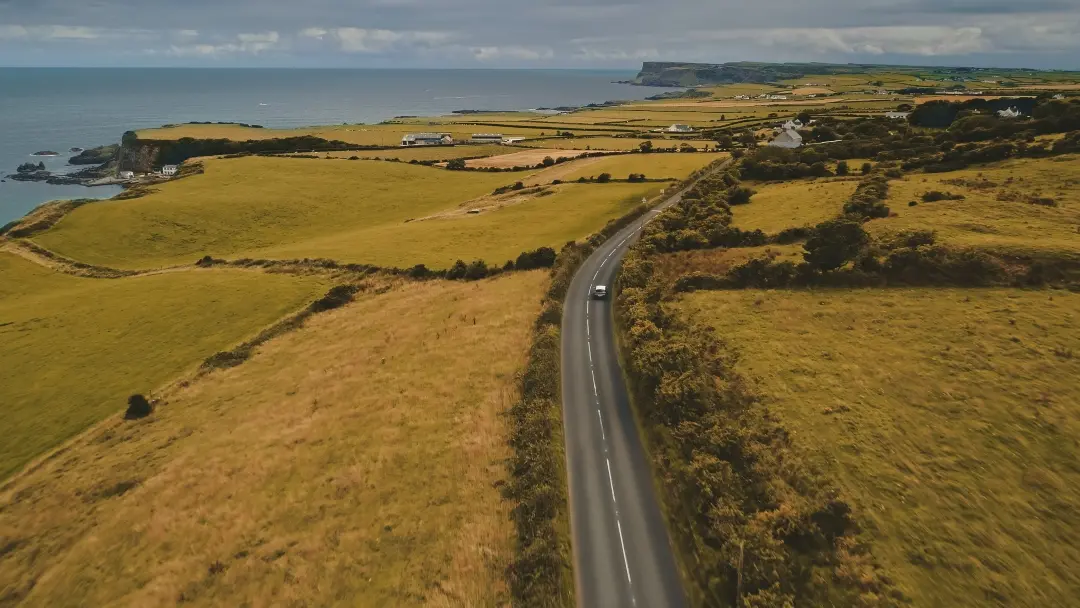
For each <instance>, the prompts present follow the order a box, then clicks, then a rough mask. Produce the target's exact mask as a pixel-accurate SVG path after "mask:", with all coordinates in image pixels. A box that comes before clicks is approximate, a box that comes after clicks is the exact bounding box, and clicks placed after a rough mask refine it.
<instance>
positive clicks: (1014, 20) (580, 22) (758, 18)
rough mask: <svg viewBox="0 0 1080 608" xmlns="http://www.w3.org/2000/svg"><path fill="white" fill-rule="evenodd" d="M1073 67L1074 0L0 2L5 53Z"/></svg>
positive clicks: (139, 61)
mask: <svg viewBox="0 0 1080 608" xmlns="http://www.w3.org/2000/svg"><path fill="white" fill-rule="evenodd" d="M642 61H701V62H710V63H721V62H725V61H826V62H837V63H848V62H860V63H892V64H897V63H899V64H911V65H966V66H982V67H1031V68H1053V69H1080V0H752V1H750V0H588V1H584V0H582V1H578V2H571V1H569V0H300V1H297V0H180V1H177V0H0V66H187V67H204V66H205V67H380V68H390V67H408V68H416V67H428V68H618V69H636V68H638V67H640V65H641V62H642Z"/></svg>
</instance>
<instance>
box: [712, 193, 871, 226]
mask: <svg viewBox="0 0 1080 608" xmlns="http://www.w3.org/2000/svg"><path fill="white" fill-rule="evenodd" d="M749 185H750V187H751V188H753V189H754V190H756V191H757V194H755V195H754V196H753V198H751V199H750V204H748V205H736V206H734V207H732V208H731V212H732V215H733V221H732V225H733V226H736V227H738V228H742V229H743V230H755V229H760V230H762V231H763V232H765V233H767V234H776V233H777V232H780V231H781V230H783V229H785V228H797V227H800V226H814V225H816V224H819V223H821V222H823V221H825V220H827V219H830V218H834V217H836V216H838V215H841V214H842V213H843V210H844V203H845V202H847V199H848V198H850V197H851V194H852V193H853V192H855V187H856V186H857V185H858V182H857V181H855V180H850V181H844V180H833V181H826V180H814V181H794V182H787V183H781V184H767V185H760V184H749Z"/></svg>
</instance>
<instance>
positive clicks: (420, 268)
mask: <svg viewBox="0 0 1080 608" xmlns="http://www.w3.org/2000/svg"><path fill="white" fill-rule="evenodd" d="M409 276H410V277H412V278H414V279H423V278H427V277H429V276H431V271H430V270H428V267H427V266H425V265H423V264H417V265H416V266H413V267H412V268H411V269H409Z"/></svg>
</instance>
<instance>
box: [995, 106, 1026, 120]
mask: <svg viewBox="0 0 1080 608" xmlns="http://www.w3.org/2000/svg"><path fill="white" fill-rule="evenodd" d="M998 116H1000V117H1002V118H1020V117H1021V116H1023V114H1021V113H1020V110H1017V109H1016V107H1015V106H1014V107H1011V108H1009V109H1008V110H998Z"/></svg>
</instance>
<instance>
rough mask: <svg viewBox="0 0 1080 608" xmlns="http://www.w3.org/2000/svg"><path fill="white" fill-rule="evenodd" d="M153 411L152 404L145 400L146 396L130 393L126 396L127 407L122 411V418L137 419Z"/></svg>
mask: <svg viewBox="0 0 1080 608" xmlns="http://www.w3.org/2000/svg"><path fill="white" fill-rule="evenodd" d="M153 411H154V408H153V406H151V405H150V402H149V401H147V399H146V397H143V396H142V395H132V396H130V397H128V408H127V411H126V412H124V418H125V419H127V420H138V419H139V418H146V417H147V416H149V415H150V413H151V412H153Z"/></svg>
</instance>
